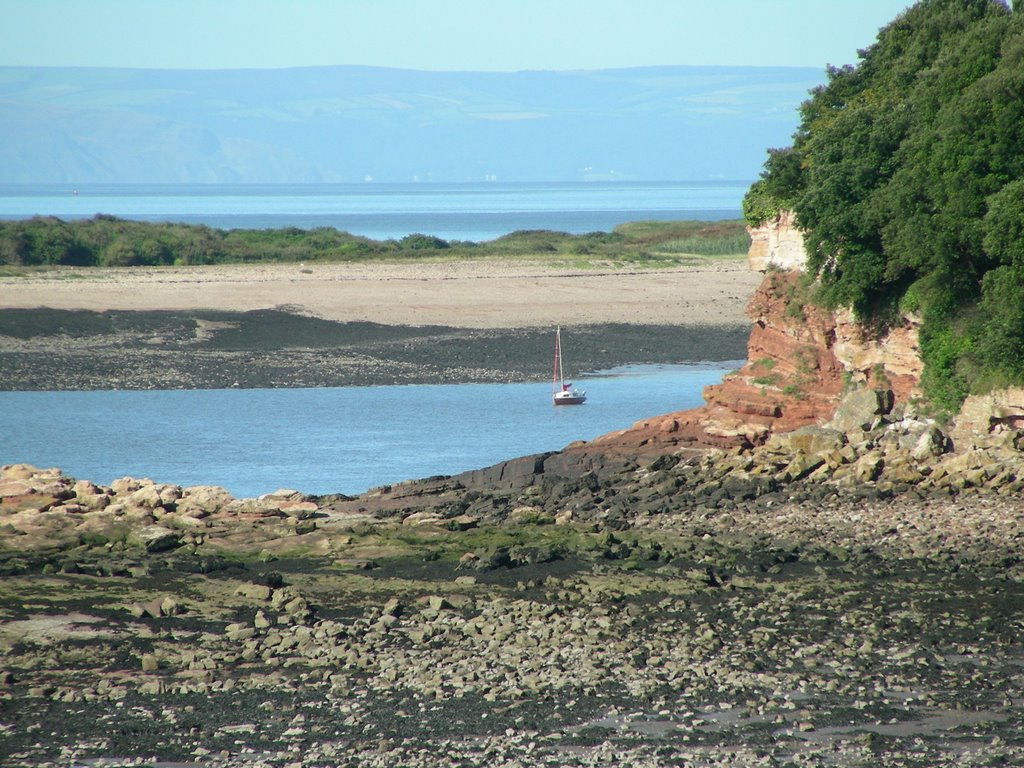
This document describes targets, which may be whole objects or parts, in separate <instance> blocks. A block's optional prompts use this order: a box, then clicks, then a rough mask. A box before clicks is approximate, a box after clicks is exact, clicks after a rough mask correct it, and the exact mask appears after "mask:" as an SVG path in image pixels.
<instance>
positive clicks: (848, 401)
mask: <svg viewBox="0 0 1024 768" xmlns="http://www.w3.org/2000/svg"><path fill="white" fill-rule="evenodd" d="M892 406H893V395H892V392H891V391H888V390H879V389H869V388H862V389H856V390H854V391H853V392H850V393H849V394H848V395H846V396H845V397H844V398H843V399H842V400H840V402H839V405H838V407H837V408H836V412H835V415H834V416H833V417H832V419H831V420H830V421H829V422H828V426H830V427H832V428H833V429H836V430H838V431H840V432H844V433H850V432H855V431H859V430H867V429H870V428H871V425H872V424H873V423H874V421H875V420H876V419H877V418H878V417H879V416H881V415H884V414H886V413H889V411H891V410H892Z"/></svg>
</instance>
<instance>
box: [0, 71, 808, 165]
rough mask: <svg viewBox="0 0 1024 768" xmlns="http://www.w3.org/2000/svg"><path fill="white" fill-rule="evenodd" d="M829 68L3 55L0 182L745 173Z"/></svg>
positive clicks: (785, 134) (783, 132) (782, 139)
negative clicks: (175, 65) (157, 62)
mask: <svg viewBox="0 0 1024 768" xmlns="http://www.w3.org/2000/svg"><path fill="white" fill-rule="evenodd" d="M824 78H825V73H824V71H819V70H817V69H806V68H799V69H798V68H768V67H654V68H637V69H622V70H602V71H574V72H515V73H494V72H488V73H482V72H421V71H411V70H397V69H383V68H371V67H350V66H345V67H311V68H297V69H275V70H188V71H183V70H142V69H93V68H56V67H55V68H40V67H0V124H2V125H3V126H4V128H3V141H2V142H0V182H4V183H82V184H84V183H161V182H167V183H171V182H183V183H203V182H211V183H212V182H218V183H231V182H240V183H260V182H263V183H270V182H331V181H337V182H348V181H362V180H364V179H370V178H372V179H374V180H379V181H412V180H415V179H419V180H422V181H479V180H485V179H487V178H491V177H493V178H496V179H498V180H500V181H562V180H564V181H578V180H581V179H588V178H590V179H609V178H623V179H643V180H658V179H663V180H668V179H673V180H675V179H714V178H718V179H723V178H724V179H753V178H755V177H756V176H757V174H758V172H759V170H760V169H761V166H762V163H763V162H764V159H765V148H766V147H773V146H783V145H786V144H789V143H790V141H791V134H792V132H793V130H794V129H795V128H796V126H797V123H798V120H799V115H798V114H797V109H796V108H797V106H798V105H799V104H800V102H801V101H803V100H804V99H805V98H806V97H807V95H808V90H809V89H811V88H812V87H814V86H816V85H818V84H820V83H821V82H823V81H824Z"/></svg>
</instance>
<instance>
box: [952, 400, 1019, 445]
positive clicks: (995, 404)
mask: <svg viewBox="0 0 1024 768" xmlns="http://www.w3.org/2000/svg"><path fill="white" fill-rule="evenodd" d="M1022 429H1024V387H1010V388H1007V389H1001V390H995V391H993V392H989V393H988V394H986V395H972V396H970V397H968V398H967V399H966V400H964V402H963V404H962V405H961V406H960V412H959V414H957V417H956V420H955V422H954V425H953V429H952V430H951V432H950V437H952V439H953V444H954V445H959V444H963V445H968V444H970V442H971V440H972V438H974V437H976V436H977V435H988V434H992V433H996V432H1003V431H1013V430H1022Z"/></svg>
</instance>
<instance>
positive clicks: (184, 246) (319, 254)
mask: <svg viewBox="0 0 1024 768" xmlns="http://www.w3.org/2000/svg"><path fill="white" fill-rule="evenodd" d="M749 244H750V239H749V236H748V235H747V233H746V230H745V228H744V224H743V222H742V221H721V222H700V221H645V222H635V223H632V224H626V225H622V226H620V227H617V228H616V230H615V231H614V232H590V233H587V234H583V235H570V234H566V233H564V232H553V231H547V230H538V231H520V232H513V233H511V234H509V235H505V236H504V237H499V238H497V239H495V240H491V241H487V242H483V243H475V242H462V241H451V242H449V241H446V240H442V239H441V238H438V237H433V236H431V235H423V234H412V235H408V236H406V237H403V238H401V239H400V240H383V241H380V240H371V239H369V238H366V237H359V236H357V235H351V234H349V233H347V232H341V231H338V230H336V229H331V228H326V227H322V228H317V229H311V230H304V229H296V228H294V227H291V228H286V229H274V230H262V229H251V230H241V229H233V230H227V231H225V230H219V229H211V228H210V227H205V226H193V225H187V224H170V223H148V222H138V221H127V220H123V219H117V218H114V217H112V216H107V215H104V214H99V215H97V216H95V217H93V218H91V219H86V220H78V221H62V220H60V219H57V218H52V217H45V218H44V217H35V218H32V219H26V220H23V221H6V222H0V269H10V268H11V267H32V266H53V265H65V266H111V267H119V266H159V265H170V264H175V265H190V264H224V263H251V262H307V261H310V262H312V261H367V260H373V259H430V258H444V259H458V258H491V257H503V258H540V259H544V260H546V261H555V262H559V261H571V262H580V261H593V260H598V261H605V262H607V261H611V262H615V263H631V264H636V263H640V264H644V263H647V264H651V265H665V264H679V263H683V262H684V261H687V260H691V259H692V258H693V257H722V256H739V255H745V254H746V252H747V248H748V246H749Z"/></svg>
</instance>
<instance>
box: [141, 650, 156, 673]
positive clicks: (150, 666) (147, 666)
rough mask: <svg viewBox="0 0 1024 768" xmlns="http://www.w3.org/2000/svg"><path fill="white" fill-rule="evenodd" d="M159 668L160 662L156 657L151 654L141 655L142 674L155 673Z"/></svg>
mask: <svg viewBox="0 0 1024 768" xmlns="http://www.w3.org/2000/svg"><path fill="white" fill-rule="evenodd" d="M159 668H160V662H159V661H157V658H156V656H154V655H153V654H152V653H144V654H143V655H142V671H143V672H156V671H157V669H159Z"/></svg>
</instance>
